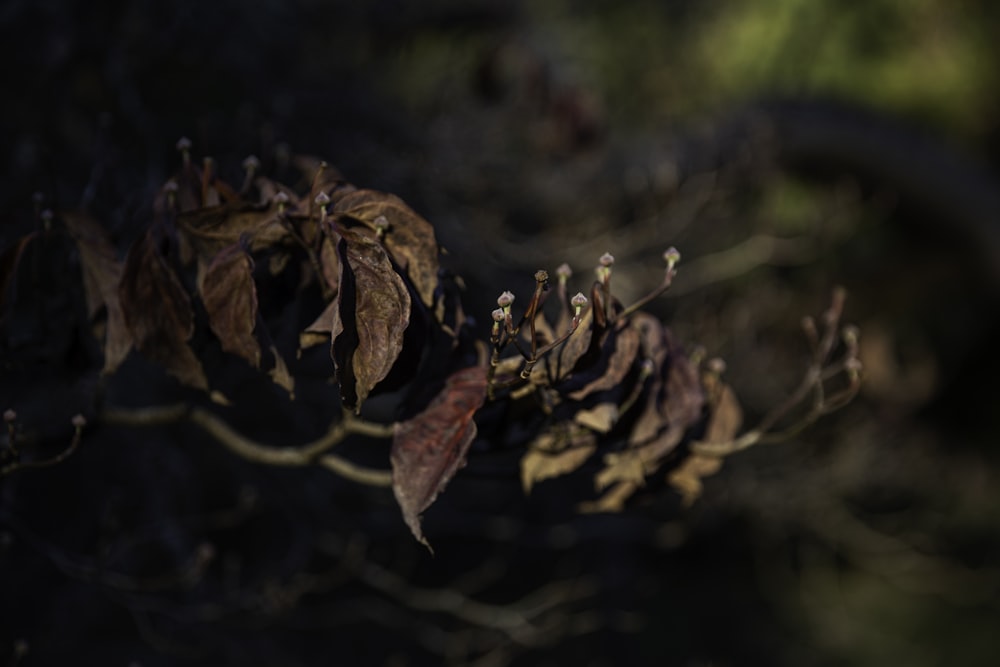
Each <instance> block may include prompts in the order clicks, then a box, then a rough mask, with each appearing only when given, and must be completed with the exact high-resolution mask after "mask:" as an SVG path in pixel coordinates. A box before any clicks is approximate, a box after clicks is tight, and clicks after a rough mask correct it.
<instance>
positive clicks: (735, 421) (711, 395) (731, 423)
mask: <svg viewBox="0 0 1000 667" xmlns="http://www.w3.org/2000/svg"><path fill="white" fill-rule="evenodd" d="M705 393H706V394H707V397H708V405H709V417H708V424H707V426H706V427H705V434H704V435H703V436H702V440H703V441H704V442H720V443H721V442H730V441H731V440H732V439H733V438H735V437H736V434H737V433H738V432H739V430H740V426H742V425H743V408H742V407H740V402H739V399H737V398H736V392H734V391H733V390H732V388H731V387H730V386H729V385H728V384H726V383H725V382H722V381H721V380H719V379H718V378H716V377H710V379H707V380H706V382H705Z"/></svg>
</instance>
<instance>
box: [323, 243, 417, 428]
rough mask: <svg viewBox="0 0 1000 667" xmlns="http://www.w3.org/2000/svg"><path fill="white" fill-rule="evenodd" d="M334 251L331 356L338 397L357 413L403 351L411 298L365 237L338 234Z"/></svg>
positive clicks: (376, 245) (384, 256) (378, 247)
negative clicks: (336, 285) (336, 277)
mask: <svg viewBox="0 0 1000 667" xmlns="http://www.w3.org/2000/svg"><path fill="white" fill-rule="evenodd" d="M338 249H339V252H340V260H341V275H340V281H339V282H340V290H339V291H338V293H337V303H338V308H337V314H338V319H337V320H335V323H334V328H333V332H334V335H333V340H332V344H331V351H332V356H333V361H334V365H335V366H336V368H337V376H338V379H339V381H340V389H341V398H342V399H343V401H344V404H345V405H346V406H348V407H353V408H356V409H360V407H361V404H362V403H363V402H364V400H365V399H366V398H367V397H368V395H369V394H370V393H371V391H372V389H373V388H374V387H375V385H377V384H378V383H379V382H380V381H382V380H383V379H385V377H386V376H387V375H388V374H389V371H390V370H392V367H393V364H395V363H396V359H397V358H398V357H399V353H400V352H401V351H402V349H403V334H404V333H405V331H406V327H407V326H408V325H409V323H410V307H411V301H410V293H409V291H408V290H407V289H406V283H404V282H403V279H402V278H401V277H400V276H399V274H398V273H396V271H395V269H394V268H393V266H392V261H391V260H390V259H389V256H388V255H387V254H386V251H385V249H384V248H383V247H382V245H381V244H380V243H379V242H378V241H377V240H375V239H374V238H372V237H371V236H369V235H368V234H367V233H365V232H363V231H361V230H359V229H344V230H342V233H341V239H340V245H339V248H338ZM337 322H339V324H338V323H337ZM338 327H339V328H340V330H339V331H338Z"/></svg>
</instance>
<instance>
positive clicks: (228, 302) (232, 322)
mask: <svg viewBox="0 0 1000 667" xmlns="http://www.w3.org/2000/svg"><path fill="white" fill-rule="evenodd" d="M198 292H199V293H200V294H201V300H202V303H204V304H205V310H206V311H207V312H208V325H209V327H210V328H211V329H212V332H213V333H214V334H215V335H216V336H218V338H219V341H220V342H221V343H222V349H223V350H225V351H226V352H232V353H233V354H236V355H239V356H241V357H243V358H244V359H246V360H247V361H248V362H250V365H252V366H253V367H254V368H259V367H260V344H259V343H258V342H257V338H256V337H255V336H254V335H253V330H254V326H255V325H256V323H257V287H256V285H254V282H253V260H252V259H251V258H250V256H249V255H247V253H246V251H245V250H244V248H243V246H242V245H241V244H239V243H236V244H233V245H231V246H228V247H226V248H224V249H223V250H221V251H220V252H219V253H218V254H216V255H215V257H213V258H212V260H211V262H210V263H209V264H208V268H207V269H206V270H205V271H204V273H202V274H201V279H200V280H199V284H198Z"/></svg>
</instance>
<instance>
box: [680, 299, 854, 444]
mask: <svg viewBox="0 0 1000 667" xmlns="http://www.w3.org/2000/svg"><path fill="white" fill-rule="evenodd" d="M845 299H846V293H845V292H844V290H843V289H841V288H837V289H835V290H834V292H833V298H832V300H831V304H830V307H829V308H828V309H827V310H826V312H825V313H823V332H822V335H820V334H819V333H818V331H817V330H816V325H815V322H814V321H813V320H812V318H808V317H807V318H805V319H804V320H803V328H804V330H805V333H806V338H807V340H808V341H809V344H810V347H811V348H812V352H813V354H812V359H811V361H810V363H809V366H808V367H807V368H806V372H805V374H804V375H803V377H802V380H801V381H800V382H799V385H798V387H796V388H795V390H794V391H793V392H792V393H791V394H789V396H788V398H786V399H785V400H784V401H782V402H781V404H780V405H778V406H777V407H775V408H774V409H773V410H771V411H770V412H768V413H767V414H766V415H765V416H764V417H763V418H762V419H761V420H760V423H759V424H758V425H757V427H756V428H754V429H753V430H750V431H747V432H746V433H744V434H743V435H741V436H739V437H738V438H735V439H733V440H730V441H727V442H695V443H693V444H692V445H691V451H692V452H694V453H695V454H701V455H704V456H714V457H722V456H728V455H729V454H733V453H735V452H739V451H742V450H744V449H748V448H749V447H752V446H754V445H756V444H758V443H774V442H781V441H783V440H787V439H788V438H790V437H792V436H794V435H796V434H798V433H799V432H801V431H802V430H803V429H805V428H806V427H807V426H809V425H810V424H812V423H813V422H815V421H816V420H817V419H819V418H820V417H822V416H823V415H825V414H828V413H830V412H832V411H834V410H837V409H840V408H842V407H843V406H844V405H846V404H847V403H848V402H850V401H851V400H852V399H853V398H854V397H855V396H856V395H857V393H858V391H859V390H860V389H861V376H860V374H859V370H860V364H859V362H858V360H857V352H858V345H857V338H858V332H857V330H856V329H855V328H854V327H845V328H844V329H843V330H841V328H840V318H841V315H842V314H843V311H844V300H845ZM838 334H839V335H840V336H841V337H842V338H843V340H844V344H845V346H846V348H847V349H846V351H845V353H844V356H843V358H842V359H840V360H837V361H835V362H831V360H830V356H831V354H832V353H833V351H834V347H835V346H836V343H837V339H838ZM840 373H844V374H846V375H847V378H848V386H847V387H846V388H844V389H842V390H841V391H839V392H837V393H835V394H833V395H831V396H827V395H826V389H825V387H824V383H825V382H826V381H827V380H830V379H832V378H833V377H835V376H836V375H839V374H840ZM809 394H814V396H815V397H814V399H813V402H812V406H811V408H810V409H809V411H808V412H807V413H806V414H805V415H804V416H803V417H802V418H801V419H800V420H799V421H798V422H796V423H795V424H793V425H792V426H790V427H788V428H787V429H785V430H783V431H780V432H774V431H773V430H772V429H774V427H775V426H776V425H777V424H778V423H779V422H781V420H782V419H784V418H785V417H787V416H788V414H789V413H790V412H792V410H794V409H795V408H797V407H798V406H800V405H802V404H803V403H804V402H805V400H806V398H807V397H808V396H809Z"/></svg>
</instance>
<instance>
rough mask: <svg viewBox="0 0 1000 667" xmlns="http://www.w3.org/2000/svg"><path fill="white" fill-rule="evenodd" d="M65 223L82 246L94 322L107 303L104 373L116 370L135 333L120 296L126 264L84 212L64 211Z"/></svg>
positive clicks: (90, 309) (88, 304)
mask: <svg viewBox="0 0 1000 667" xmlns="http://www.w3.org/2000/svg"><path fill="white" fill-rule="evenodd" d="M62 219H63V222H64V223H65V224H66V229H67V230H68V231H69V234H70V236H72V237H73V240H74V241H76V244H77V247H78V248H79V249H80V268H81V270H82V272H83V285H84V289H85V291H86V297H87V310H88V313H89V315H90V319H91V320H92V321H93V320H94V319H95V318H96V317H97V316H98V314H99V312H100V309H101V307H102V306H103V308H104V310H105V313H106V314H107V325H106V327H105V331H104V369H103V371H102V372H103V373H105V374H107V373H113V372H114V371H115V370H116V369H117V368H118V367H119V366H120V365H121V363H122V362H123V361H124V360H125V357H126V356H127V355H128V353H129V350H131V349H132V336H131V335H130V334H129V331H128V327H126V326H125V316H124V314H123V313H122V308H121V303H120V301H119V296H118V285H119V283H120V282H121V277H122V265H121V262H119V261H118V257H117V254H116V253H115V249H114V247H113V246H112V245H111V240H110V239H109V238H108V236H107V233H106V232H105V231H104V228H103V227H101V226H100V225H99V224H97V222H96V221H94V220H91V219H90V218H88V217H86V216H83V215H76V214H64V215H63V216H62Z"/></svg>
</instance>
